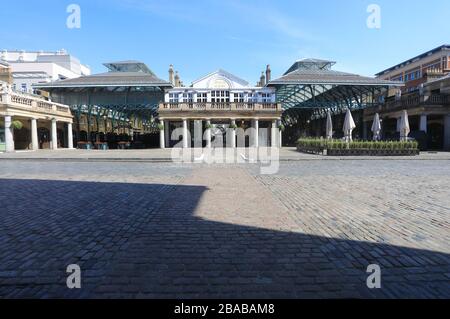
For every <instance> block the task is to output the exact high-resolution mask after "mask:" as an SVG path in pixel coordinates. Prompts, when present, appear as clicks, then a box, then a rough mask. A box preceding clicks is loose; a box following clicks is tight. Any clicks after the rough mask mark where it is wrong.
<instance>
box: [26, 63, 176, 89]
mask: <svg viewBox="0 0 450 319" xmlns="http://www.w3.org/2000/svg"><path fill="white" fill-rule="evenodd" d="M104 65H105V66H106V67H107V68H108V69H109V72H105V73H100V74H94V75H88V76H82V77H79V78H75V79H67V80H62V81H55V82H51V83H46V84H36V85H35V86H34V87H35V88H38V89H39V88H42V89H51V88H89V87H160V88H165V87H172V84H171V83H170V82H168V81H165V80H162V79H160V78H158V77H157V76H156V75H155V74H154V73H153V72H152V71H151V70H150V69H149V68H148V67H147V66H146V65H145V64H144V63H141V62H138V61H122V62H113V63H105V64H104Z"/></svg>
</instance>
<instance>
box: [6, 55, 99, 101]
mask: <svg viewBox="0 0 450 319" xmlns="http://www.w3.org/2000/svg"><path fill="white" fill-rule="evenodd" d="M0 60H3V61H5V62H7V63H8V64H9V66H10V67H11V69H12V77H13V83H12V86H13V89H14V90H15V91H20V92H23V93H33V88H32V85H33V84H38V83H49V82H53V81H58V80H64V79H73V78H78V77H80V76H84V75H90V74H91V70H90V69H89V67H88V66H86V65H83V64H81V63H80V61H79V60H78V59H77V58H75V57H74V56H72V55H70V54H68V53H67V52H66V51H65V50H60V51H57V52H44V51H23V50H21V51H18V50H13V51H8V50H0Z"/></svg>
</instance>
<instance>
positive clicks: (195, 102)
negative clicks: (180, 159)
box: [158, 70, 282, 148]
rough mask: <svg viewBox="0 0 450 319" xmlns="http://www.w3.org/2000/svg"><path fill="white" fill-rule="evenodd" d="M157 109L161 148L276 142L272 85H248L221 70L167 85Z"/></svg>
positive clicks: (277, 115) (278, 107)
mask: <svg viewBox="0 0 450 319" xmlns="http://www.w3.org/2000/svg"><path fill="white" fill-rule="evenodd" d="M158 114H159V120H160V123H161V124H163V129H162V130H161V131H160V141H161V148H167V147H184V148H188V147H196V148H199V147H200V148H201V147H206V148H214V147H229V148H236V147H249V146H252V147H259V146H264V147H267V146H271V147H280V140H281V138H280V131H279V124H278V123H279V121H280V119H281V116H282V108H281V105H280V104H278V103H276V102H275V90H274V89H273V88H268V87H250V86H249V84H248V83H247V82H246V81H244V80H242V79H240V78H238V77H236V76H234V75H232V74H230V73H228V72H226V71H224V70H218V71H216V72H213V73H211V74H209V75H207V76H205V77H203V78H201V79H199V80H197V81H194V82H193V83H192V86H191V87H189V88H187V87H176V88H174V89H169V90H166V92H165V101H164V102H163V103H161V104H160V105H159V110H158ZM180 139H181V140H180Z"/></svg>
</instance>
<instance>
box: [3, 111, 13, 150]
mask: <svg viewBox="0 0 450 319" xmlns="http://www.w3.org/2000/svg"><path fill="white" fill-rule="evenodd" d="M11 122H12V119H11V116H5V147H6V152H14V137H13V132H12V128H11V126H12V124H11Z"/></svg>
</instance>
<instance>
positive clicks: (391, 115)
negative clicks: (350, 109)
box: [364, 45, 450, 151]
mask: <svg viewBox="0 0 450 319" xmlns="http://www.w3.org/2000/svg"><path fill="white" fill-rule="evenodd" d="M377 78H378V79H382V80H388V79H390V80H399V81H404V83H405V86H404V87H403V88H400V89H398V88H397V89H396V90H393V89H391V90H389V94H388V96H387V98H386V101H385V103H383V104H382V105H379V106H377V107H370V108H367V109H365V110H364V120H365V121H366V125H370V121H371V118H373V114H374V113H379V114H380V117H381V118H382V121H383V126H382V128H383V130H382V135H383V138H384V139H397V138H398V136H399V134H400V133H399V129H398V126H399V121H400V117H401V113H402V111H403V110H407V112H408V115H409V123H410V126H411V133H410V137H412V138H415V139H416V140H418V141H419V143H420V146H421V149H422V150H447V151H448V150H450V45H442V46H440V47H438V48H436V49H433V50H430V51H428V52H425V53H423V54H421V55H419V56H417V57H414V58H412V59H409V60H407V61H404V62H402V63H400V64H398V65H395V66H393V67H390V68H389V69H387V70H385V71H382V72H380V73H378V74H377Z"/></svg>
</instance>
